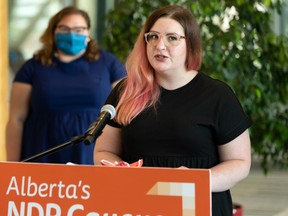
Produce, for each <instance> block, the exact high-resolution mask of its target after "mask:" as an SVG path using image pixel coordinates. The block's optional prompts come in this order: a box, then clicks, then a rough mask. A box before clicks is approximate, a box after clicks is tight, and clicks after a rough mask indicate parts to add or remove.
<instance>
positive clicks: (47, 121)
mask: <svg viewBox="0 0 288 216" xmlns="http://www.w3.org/2000/svg"><path fill="white" fill-rule="evenodd" d="M89 29H90V18H89V16H88V14H87V13H86V12H85V11H83V10H79V9H77V8H75V7H67V8H64V9H62V10H61V11H60V12H58V13H57V14H56V15H54V16H53V17H52V18H51V19H50V21H49V24H48V27H47V29H46V30H45V32H44V33H43V35H42V36H41V38H40V41H41V42H42V44H43V46H42V48H41V49H40V50H39V51H38V52H36V53H35V54H34V56H33V58H32V59H30V60H28V61H27V62H26V63H25V64H24V65H23V66H22V68H21V69H20V70H19V71H18V73H17V74H16V77H15V79H14V82H13V86H12V94H11V102H10V114H9V121H8V124H7V130H6V145H7V146H6V149H7V160H8V161H21V160H23V159H26V158H29V157H31V156H34V155H36V154H38V153H41V152H44V151H46V150H48V149H50V148H52V147H55V146H58V145H60V144H63V143H66V142H68V141H70V140H71V139H72V138H73V137H75V136H78V135H82V134H84V133H85V131H86V130H87V129H88V127H89V125H90V124H91V123H92V122H94V121H95V120H96V118H97V116H98V114H99V112H100V109H101V107H102V106H103V104H104V102H105V100H106V97H107V96H108V95H109V93H110V91H111V89H112V87H113V86H114V85H115V84H116V83H117V82H118V81H119V80H120V79H121V78H123V77H124V76H126V72H125V68H124V65H123V64H122V63H121V62H120V61H119V60H118V59H117V58H116V57H115V56H114V55H112V54H111V53H109V52H105V51H103V50H101V49H99V48H98V46H97V43H96V41H95V40H94V39H92V38H91V37H90V36H89ZM93 148H94V145H92V144H91V145H84V144H83V143H79V144H78V145H73V146H70V147H67V148H65V149H62V150H60V151H58V152H56V153H53V154H51V155H48V156H45V157H43V158H40V159H39V160H38V162H47V163H67V162H73V163H77V164H93Z"/></svg>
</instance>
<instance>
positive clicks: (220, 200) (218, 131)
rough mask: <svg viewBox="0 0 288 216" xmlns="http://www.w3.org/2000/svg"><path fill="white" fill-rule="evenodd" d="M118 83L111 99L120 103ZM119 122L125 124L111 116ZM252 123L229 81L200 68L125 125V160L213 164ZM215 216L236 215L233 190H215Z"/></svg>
mask: <svg viewBox="0 0 288 216" xmlns="http://www.w3.org/2000/svg"><path fill="white" fill-rule="evenodd" d="M118 89H119V88H118V87H116V88H115V89H114V90H113V92H112V94H111V95H110V96H109V97H108V99H107V102H106V103H110V104H113V105H115V106H116V101H117V100H118V99H119V98H118V96H117V95H119V92H118ZM109 124H110V125H111V126H114V127H121V125H118V124H116V123H115V122H113V121H110V122H109ZM250 126H251V120H250V118H249V117H248V116H247V115H246V114H245V113H244V111H243V109H242V107H241V105H240V103H239V101H238V99H237V98H236V96H235V94H234V93H233V91H232V90H231V88H230V87H229V86H228V85H226V84H225V83H223V82H221V81H218V80H215V79H212V78H210V77H209V76H207V75H205V74H203V73H198V74H197V76H196V77H195V78H194V79H193V80H192V81H191V82H190V83H188V84H187V85H185V86H183V87H181V88H178V89H176V90H172V91H170V90H166V89H161V95H160V99H159V103H158V105H157V111H156V112H155V111H154V110H153V109H147V110H145V111H144V112H142V113H141V114H140V115H139V116H137V117H136V118H135V119H134V120H133V121H132V122H131V124H130V125H128V126H125V127H123V128H122V130H123V143H124V146H123V147H124V151H123V160H125V161H127V162H130V163H132V162H135V161H137V160H138V159H143V162H144V164H143V165H144V166H148V167H171V168H172V167H179V166H186V167H189V168H207V169H208V168H211V167H213V166H215V165H217V164H218V163H219V158H218V150H217V146H218V145H224V144H226V143H228V142H229V141H231V140H233V139H234V138H236V137H237V136H238V135H240V134H241V133H243V132H244V131H245V130H246V129H247V128H249V127H250ZM212 213H213V216H229V215H232V200H231V195H230V191H229V190H228V191H225V192H220V193H213V194H212Z"/></svg>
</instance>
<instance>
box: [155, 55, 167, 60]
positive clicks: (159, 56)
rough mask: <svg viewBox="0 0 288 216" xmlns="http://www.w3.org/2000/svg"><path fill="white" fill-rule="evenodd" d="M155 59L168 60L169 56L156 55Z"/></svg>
mask: <svg viewBox="0 0 288 216" xmlns="http://www.w3.org/2000/svg"><path fill="white" fill-rule="evenodd" d="M154 57H155V58H156V59H166V58H168V57H167V56H165V55H161V54H157V55H155V56H154Z"/></svg>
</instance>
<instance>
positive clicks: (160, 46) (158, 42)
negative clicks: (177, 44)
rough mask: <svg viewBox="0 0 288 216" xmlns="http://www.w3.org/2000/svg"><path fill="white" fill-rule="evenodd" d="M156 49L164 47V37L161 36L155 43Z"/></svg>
mask: <svg viewBox="0 0 288 216" xmlns="http://www.w3.org/2000/svg"><path fill="white" fill-rule="evenodd" d="M156 48H157V49H166V44H165V39H164V38H163V37H162V36H161V37H160V38H159V40H158V41H157V43H156Z"/></svg>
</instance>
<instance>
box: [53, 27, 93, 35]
mask: <svg viewBox="0 0 288 216" xmlns="http://www.w3.org/2000/svg"><path fill="white" fill-rule="evenodd" d="M57 29H58V32H61V33H70V32H73V33H76V34H82V33H84V31H85V30H87V29H88V28H87V27H84V26H76V27H73V28H70V27H68V26H66V25H59V26H57Z"/></svg>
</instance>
